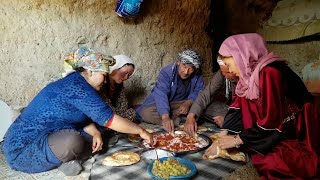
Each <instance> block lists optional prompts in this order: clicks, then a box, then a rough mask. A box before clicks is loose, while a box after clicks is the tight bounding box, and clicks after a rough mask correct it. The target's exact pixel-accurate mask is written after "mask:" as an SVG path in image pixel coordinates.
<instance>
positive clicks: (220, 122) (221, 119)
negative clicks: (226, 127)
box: [212, 116, 224, 127]
mask: <svg viewBox="0 0 320 180" xmlns="http://www.w3.org/2000/svg"><path fill="white" fill-rule="evenodd" d="M212 119H213V122H214V123H216V124H217V125H218V126H219V127H222V125H223V122H224V117H222V116H215V117H213V118H212Z"/></svg>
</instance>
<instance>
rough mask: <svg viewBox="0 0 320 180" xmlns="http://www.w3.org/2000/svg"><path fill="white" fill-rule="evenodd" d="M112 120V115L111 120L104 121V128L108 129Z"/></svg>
mask: <svg viewBox="0 0 320 180" xmlns="http://www.w3.org/2000/svg"><path fill="white" fill-rule="evenodd" d="M113 118H114V114H113V115H112V117H111V119H109V120H108V121H106V123H105V125H104V126H105V127H109V126H110V125H111V123H112V122H113Z"/></svg>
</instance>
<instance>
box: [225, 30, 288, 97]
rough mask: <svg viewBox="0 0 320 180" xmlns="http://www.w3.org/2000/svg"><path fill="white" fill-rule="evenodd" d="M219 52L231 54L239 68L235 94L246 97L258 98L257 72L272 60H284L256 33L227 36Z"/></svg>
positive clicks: (227, 55)
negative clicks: (270, 50) (271, 50)
mask: <svg viewBox="0 0 320 180" xmlns="http://www.w3.org/2000/svg"><path fill="white" fill-rule="evenodd" d="M219 54H220V55H222V56H225V57H230V56H232V57H233V59H234V60H235V63H236V65H237V66H238V68H239V69H240V77H239V82H238V84H237V86H236V91H235V92H236V94H237V95H238V96H240V97H246V98H248V99H258V98H259V95H260V94H259V72H260V70H261V69H262V68H263V67H265V66H266V65H268V64H270V63H272V62H274V61H284V60H283V59H282V58H280V57H278V56H276V55H274V54H273V53H272V52H269V51H268V49H267V46H266V42H265V40H264V39H263V38H262V37H261V36H260V35H259V34H256V33H248V34H238V35H233V36H230V37H228V38H227V39H226V40H225V41H224V42H223V43H222V45H221V47H220V49H219Z"/></svg>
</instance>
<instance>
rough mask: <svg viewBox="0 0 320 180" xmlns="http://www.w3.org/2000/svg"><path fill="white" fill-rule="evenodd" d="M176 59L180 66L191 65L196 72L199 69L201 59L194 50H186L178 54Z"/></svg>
mask: <svg viewBox="0 0 320 180" xmlns="http://www.w3.org/2000/svg"><path fill="white" fill-rule="evenodd" d="M178 58H179V59H180V61H181V63H182V64H192V65H193V66H194V67H195V68H196V69H197V70H199V69H200V66H201V63H202V59H201V57H200V55H199V54H198V53H196V52H195V51H194V50H192V49H187V50H185V51H183V52H182V53H178Z"/></svg>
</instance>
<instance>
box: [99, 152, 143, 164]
mask: <svg viewBox="0 0 320 180" xmlns="http://www.w3.org/2000/svg"><path fill="white" fill-rule="evenodd" d="M139 161H140V156H139V155H138V154H137V153H134V152H129V151H123V152H117V153H114V154H112V155H111V156H107V157H106V158H104V160H103V161H102V164H103V165H105V166H127V165H131V164H135V163H137V162H139Z"/></svg>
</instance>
